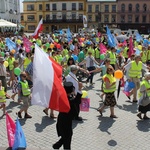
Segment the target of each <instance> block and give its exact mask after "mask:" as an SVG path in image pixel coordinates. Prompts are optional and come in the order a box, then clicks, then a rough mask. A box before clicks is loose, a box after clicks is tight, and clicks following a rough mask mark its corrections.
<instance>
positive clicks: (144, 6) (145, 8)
mask: <svg viewBox="0 0 150 150" xmlns="http://www.w3.org/2000/svg"><path fill="white" fill-rule="evenodd" d="M143 11H144V12H146V11H147V5H146V4H144V5H143Z"/></svg>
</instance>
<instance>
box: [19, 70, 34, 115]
mask: <svg viewBox="0 0 150 150" xmlns="http://www.w3.org/2000/svg"><path fill="white" fill-rule="evenodd" d="M26 77H27V76H26V73H25V72H22V73H21V74H20V82H19V84H18V102H20V101H22V102H23V104H22V106H21V109H20V111H19V112H18V113H17V115H18V117H19V118H22V115H21V113H22V112H23V111H24V112H25V115H24V118H32V116H30V115H29V114H28V113H27V111H28V108H29V105H30V99H31V91H30V89H29V85H28V82H27V81H26Z"/></svg>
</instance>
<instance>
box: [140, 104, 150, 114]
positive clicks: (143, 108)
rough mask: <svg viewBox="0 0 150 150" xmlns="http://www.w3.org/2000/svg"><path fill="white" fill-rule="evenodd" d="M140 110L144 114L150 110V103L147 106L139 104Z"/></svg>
mask: <svg viewBox="0 0 150 150" xmlns="http://www.w3.org/2000/svg"><path fill="white" fill-rule="evenodd" d="M138 110H139V112H141V113H143V114H145V113H147V112H148V111H150V103H149V104H148V105H146V106H142V105H139V108H138Z"/></svg>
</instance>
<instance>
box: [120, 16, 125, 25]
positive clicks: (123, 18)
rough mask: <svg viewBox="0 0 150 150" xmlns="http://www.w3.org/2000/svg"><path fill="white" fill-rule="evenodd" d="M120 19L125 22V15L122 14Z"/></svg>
mask: <svg viewBox="0 0 150 150" xmlns="http://www.w3.org/2000/svg"><path fill="white" fill-rule="evenodd" d="M120 20H121V23H124V22H125V16H124V15H122V16H121V18H120Z"/></svg>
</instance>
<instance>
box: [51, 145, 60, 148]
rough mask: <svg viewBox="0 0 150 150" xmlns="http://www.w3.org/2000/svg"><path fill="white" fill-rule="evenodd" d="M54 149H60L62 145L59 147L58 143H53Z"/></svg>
mask: <svg viewBox="0 0 150 150" xmlns="http://www.w3.org/2000/svg"><path fill="white" fill-rule="evenodd" d="M52 147H53V149H59V148H60V147H58V146H57V145H56V144H53V146H52Z"/></svg>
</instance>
